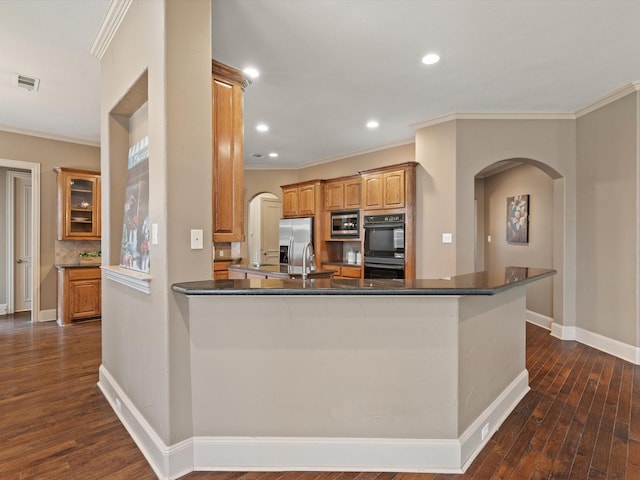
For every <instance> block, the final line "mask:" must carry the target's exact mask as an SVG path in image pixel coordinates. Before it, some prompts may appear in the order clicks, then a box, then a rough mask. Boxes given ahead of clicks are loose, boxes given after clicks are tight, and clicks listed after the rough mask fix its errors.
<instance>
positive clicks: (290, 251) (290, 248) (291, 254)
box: [288, 234, 293, 265]
mask: <svg viewBox="0 0 640 480" xmlns="http://www.w3.org/2000/svg"><path fill="white" fill-rule="evenodd" d="M292 258H293V234H292V235H291V236H290V237H289V259H288V260H289V265H293V263H292V262H293V260H292Z"/></svg>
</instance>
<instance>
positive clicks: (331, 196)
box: [324, 175, 362, 211]
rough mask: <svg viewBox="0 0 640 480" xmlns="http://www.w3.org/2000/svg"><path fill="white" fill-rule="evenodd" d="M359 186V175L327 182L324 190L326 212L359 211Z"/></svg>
mask: <svg viewBox="0 0 640 480" xmlns="http://www.w3.org/2000/svg"><path fill="white" fill-rule="evenodd" d="M361 186H362V182H361V179H360V175H357V176H352V177H347V178H344V177H343V178H336V179H332V180H328V181H327V183H326V185H325V190H324V191H325V206H326V210H327V211H334V210H353V209H359V208H360V200H361V196H362V194H361Z"/></svg>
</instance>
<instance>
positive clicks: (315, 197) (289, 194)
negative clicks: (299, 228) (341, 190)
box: [281, 180, 324, 228]
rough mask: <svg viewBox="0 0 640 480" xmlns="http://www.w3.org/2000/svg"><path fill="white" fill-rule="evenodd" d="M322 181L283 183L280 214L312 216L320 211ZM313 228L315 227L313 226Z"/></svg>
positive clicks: (289, 216) (290, 216)
mask: <svg viewBox="0 0 640 480" xmlns="http://www.w3.org/2000/svg"><path fill="white" fill-rule="evenodd" d="M323 187H324V181H320V180H314V181H312V182H304V183H297V184H293V185H283V186H282V187H281V188H282V216H283V217H285V218H295V217H313V216H314V215H316V213H320V211H321V209H322V206H323V200H324V189H323ZM314 228H315V227H314Z"/></svg>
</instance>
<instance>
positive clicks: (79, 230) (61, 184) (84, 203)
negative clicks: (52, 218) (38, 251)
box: [58, 172, 100, 240]
mask: <svg viewBox="0 0 640 480" xmlns="http://www.w3.org/2000/svg"><path fill="white" fill-rule="evenodd" d="M99 239H100V185H99V177H98V176H97V175H91V174H82V173H71V172H59V173H58V240H99Z"/></svg>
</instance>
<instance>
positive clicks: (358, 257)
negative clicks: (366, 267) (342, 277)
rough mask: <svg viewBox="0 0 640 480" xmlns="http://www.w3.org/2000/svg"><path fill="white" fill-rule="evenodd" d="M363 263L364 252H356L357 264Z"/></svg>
mask: <svg viewBox="0 0 640 480" xmlns="http://www.w3.org/2000/svg"><path fill="white" fill-rule="evenodd" d="M360 264H362V254H361V253H360V252H356V265H360Z"/></svg>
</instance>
